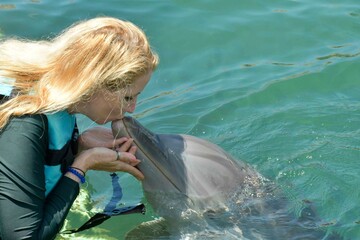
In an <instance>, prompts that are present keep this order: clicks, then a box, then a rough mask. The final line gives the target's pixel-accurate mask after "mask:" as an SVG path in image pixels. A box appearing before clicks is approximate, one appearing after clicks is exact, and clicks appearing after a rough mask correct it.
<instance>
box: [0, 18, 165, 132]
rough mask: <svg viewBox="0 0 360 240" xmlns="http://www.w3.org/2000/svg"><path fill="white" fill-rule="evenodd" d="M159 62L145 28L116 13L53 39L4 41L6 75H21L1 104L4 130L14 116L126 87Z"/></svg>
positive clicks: (0, 48) (0, 71)
mask: <svg viewBox="0 0 360 240" xmlns="http://www.w3.org/2000/svg"><path fill="white" fill-rule="evenodd" d="M157 64H158V56H157V54H156V53H155V52H154V51H152V49H151V47H150V45H149V43H148V40H147V38H146V36H145V34H144V32H143V31H142V30H141V29H139V28H138V27H137V26H135V25H134V24H132V23H130V22H127V21H122V20H119V19H116V18H110V17H98V18H94V19H90V20H87V21H82V22H79V23H76V24H74V25H73V26H71V27H70V28H68V29H67V30H65V31H64V32H63V33H62V34H60V35H58V36H57V37H55V38H54V39H51V40H48V41H44V40H43V41H25V40H17V39H9V40H6V41H3V42H2V43H0V76H4V77H6V78H11V79H14V80H15V81H13V82H11V84H12V85H13V87H14V89H15V90H16V95H15V96H14V97H13V98H12V99H10V100H8V101H7V102H5V103H3V104H1V105H0V130H1V129H2V128H3V127H4V126H5V125H6V124H7V122H8V121H9V118H10V117H11V116H21V115H24V114H38V113H48V112H56V111H61V110H65V109H68V108H70V107H71V106H73V105H74V104H76V103H78V102H79V101H83V100H86V99H87V98H88V97H89V96H91V95H92V94H94V93H95V92H96V91H97V90H99V89H107V90H110V91H118V90H121V89H123V88H125V87H126V86H128V85H130V84H132V82H133V81H134V79H135V78H136V77H138V76H140V75H142V74H145V73H147V72H148V71H152V70H154V69H155V68H156V66H157Z"/></svg>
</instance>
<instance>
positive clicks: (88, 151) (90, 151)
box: [72, 127, 144, 180]
mask: <svg viewBox="0 0 360 240" xmlns="http://www.w3.org/2000/svg"><path fill="white" fill-rule="evenodd" d="M78 143H79V148H80V149H79V150H80V151H79V154H78V156H77V157H76V158H75V161H74V163H73V164H72V167H76V168H79V169H81V170H83V171H84V172H86V171H87V170H90V169H92V170H101V171H107V172H117V171H122V172H127V173H130V174H132V175H133V176H134V177H136V178H137V179H139V180H143V179H144V175H143V174H142V173H141V172H140V171H139V170H138V169H137V168H135V166H136V165H138V164H139V163H140V160H138V159H136V157H135V152H136V150H137V148H136V146H133V140H132V139H128V138H127V137H122V138H118V139H114V136H113V134H112V131H111V130H110V129H107V128H104V127H94V128H91V129H89V130H86V131H85V132H83V133H82V134H81V135H80V136H79V140H78Z"/></svg>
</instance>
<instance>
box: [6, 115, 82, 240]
mask: <svg viewBox="0 0 360 240" xmlns="http://www.w3.org/2000/svg"><path fill="white" fill-rule="evenodd" d="M47 137H48V136H47V131H46V118H45V117H44V116H41V115H35V116H32V117H29V116H27V117H21V118H14V119H12V120H11V121H10V123H9V124H8V125H7V126H6V128H5V129H3V131H2V132H0V238H1V239H53V238H55V236H56V234H57V233H58V232H59V230H60V229H61V226H62V224H63V222H64V220H65V218H66V215H67V214H68V211H69V209H70V207H71V205H72V203H73V201H74V200H75V198H76V196H77V195H78V193H79V184H78V183H77V182H76V181H74V180H72V179H70V178H68V177H65V176H63V177H62V178H61V179H60V181H59V182H58V184H57V185H56V186H55V187H54V189H53V190H52V191H51V193H50V194H49V195H48V197H47V198H45V174H44V164H45V156H46V151H47V147H48V141H47Z"/></svg>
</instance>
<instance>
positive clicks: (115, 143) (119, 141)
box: [113, 137, 129, 148]
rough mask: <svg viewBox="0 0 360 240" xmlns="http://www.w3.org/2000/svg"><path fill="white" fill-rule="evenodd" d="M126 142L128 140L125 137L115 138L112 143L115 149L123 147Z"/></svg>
mask: <svg viewBox="0 0 360 240" xmlns="http://www.w3.org/2000/svg"><path fill="white" fill-rule="evenodd" d="M128 140H129V138H127V137H121V138H116V139H114V141H113V146H114V147H115V148H119V147H120V146H121V145H123V144H124V143H125V142H126V141H128Z"/></svg>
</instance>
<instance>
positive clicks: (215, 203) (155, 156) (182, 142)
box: [112, 117, 261, 210]
mask: <svg viewBox="0 0 360 240" xmlns="http://www.w3.org/2000/svg"><path fill="white" fill-rule="evenodd" d="M112 129H113V134H114V136H121V137H122V136H127V137H131V138H133V139H134V143H135V145H136V146H137V147H138V150H137V153H136V157H137V158H138V159H140V160H141V161H142V162H141V163H140V164H139V165H138V168H139V169H140V171H141V172H142V173H143V174H144V175H145V180H144V181H143V182H142V184H143V188H144V190H145V193H148V194H147V199H148V200H149V202H150V203H151V205H152V206H153V207H154V208H155V209H158V208H159V207H158V206H157V205H158V204H159V202H157V201H155V202H151V200H152V198H153V195H154V194H156V193H157V194H162V193H166V195H169V194H172V195H173V196H176V197H178V198H184V199H186V200H187V204H190V205H193V206H192V207H196V209H197V210H198V209H201V210H208V209H209V210H214V209H217V208H219V207H223V205H224V202H225V201H226V200H227V199H228V198H230V197H231V195H232V194H233V193H234V192H235V191H236V190H237V189H238V188H239V186H243V185H245V184H253V183H254V184H255V183H256V184H258V183H259V182H260V181H261V176H260V174H258V173H257V172H256V171H255V170H254V169H252V168H251V167H250V166H248V165H247V164H245V163H243V162H240V161H235V160H234V159H233V158H232V157H231V156H230V155H229V154H227V153H226V152H225V151H224V150H222V149H221V148H220V147H218V146H217V145H215V144H212V143H210V142H208V141H205V140H203V139H200V138H196V137H193V136H189V135H177V134H154V133H152V132H150V131H149V130H148V129H146V128H144V127H143V126H142V125H141V124H140V123H139V122H138V121H136V120H135V119H133V118H130V117H125V118H124V119H123V120H122V121H118V122H115V123H113V125H112ZM194 204H195V206H194ZM160 207H161V208H162V207H163V206H160Z"/></svg>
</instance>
